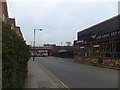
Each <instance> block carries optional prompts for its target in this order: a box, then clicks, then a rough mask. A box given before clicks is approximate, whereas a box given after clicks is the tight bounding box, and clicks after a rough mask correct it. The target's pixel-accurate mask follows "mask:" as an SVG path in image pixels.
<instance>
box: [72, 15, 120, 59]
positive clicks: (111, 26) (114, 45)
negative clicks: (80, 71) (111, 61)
mask: <svg viewBox="0 0 120 90" xmlns="http://www.w3.org/2000/svg"><path fill="white" fill-rule="evenodd" d="M74 46H75V47H78V48H77V50H75V54H76V55H79V56H81V57H99V56H102V57H104V58H120V14H119V15H117V16H115V17H113V18H110V19H108V20H106V21H104V22H101V23H99V24H97V25H94V26H92V27H90V28H87V29H85V30H83V31H80V32H78V33H77V40H76V41H74Z"/></svg>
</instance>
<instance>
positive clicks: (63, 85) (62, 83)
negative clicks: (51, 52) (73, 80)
mask: <svg viewBox="0 0 120 90" xmlns="http://www.w3.org/2000/svg"><path fill="white" fill-rule="evenodd" d="M40 65H41V66H42V67H43V69H44V70H45V71H46V72H47V73H48V74H51V75H52V76H53V77H54V78H55V79H56V80H58V82H60V83H61V84H62V85H63V86H64V87H65V88H67V89H68V90H70V88H69V87H68V86H67V85H65V84H64V83H63V82H62V81H61V80H60V79H58V78H57V77H56V76H55V75H54V74H52V73H51V72H50V71H49V70H47V68H45V66H43V65H42V64H41V63H40Z"/></svg>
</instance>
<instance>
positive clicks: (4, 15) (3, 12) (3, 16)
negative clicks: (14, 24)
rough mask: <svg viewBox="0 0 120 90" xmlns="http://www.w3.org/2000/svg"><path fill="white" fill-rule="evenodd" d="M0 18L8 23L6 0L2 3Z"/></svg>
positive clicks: (0, 3) (0, 2)
mask: <svg viewBox="0 0 120 90" xmlns="http://www.w3.org/2000/svg"><path fill="white" fill-rule="evenodd" d="M0 18H1V19H2V21H3V22H6V21H7V20H8V18H9V16H8V9H7V3H6V0H4V2H3V1H0Z"/></svg>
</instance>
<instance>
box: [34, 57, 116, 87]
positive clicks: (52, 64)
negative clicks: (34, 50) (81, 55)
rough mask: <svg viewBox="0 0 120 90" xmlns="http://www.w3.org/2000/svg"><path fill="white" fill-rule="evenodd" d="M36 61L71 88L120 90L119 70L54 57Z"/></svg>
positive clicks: (40, 58)
mask: <svg viewBox="0 0 120 90" xmlns="http://www.w3.org/2000/svg"><path fill="white" fill-rule="evenodd" d="M35 60H37V61H38V64H39V63H40V64H42V65H43V66H44V67H45V68H46V69H47V70H48V71H50V72H51V73H52V74H54V75H55V76H56V77H57V78H58V79H60V80H61V81H62V82H63V83H64V84H65V85H67V86H68V87H69V88H118V70H113V69H108V68H101V67H96V66H90V65H85V64H79V63H74V62H72V61H71V60H69V59H62V58H54V57H36V58H35Z"/></svg>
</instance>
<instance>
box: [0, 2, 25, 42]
mask: <svg viewBox="0 0 120 90" xmlns="http://www.w3.org/2000/svg"><path fill="white" fill-rule="evenodd" d="M0 18H1V19H2V22H4V23H7V24H10V25H11V29H12V30H13V31H14V32H15V33H16V34H17V35H18V36H19V37H20V38H21V39H23V35H22V33H21V30H20V27H18V26H16V22H15V18H9V15H8V7H7V2H6V0H3V1H0ZM23 40H24V39H23Z"/></svg>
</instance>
